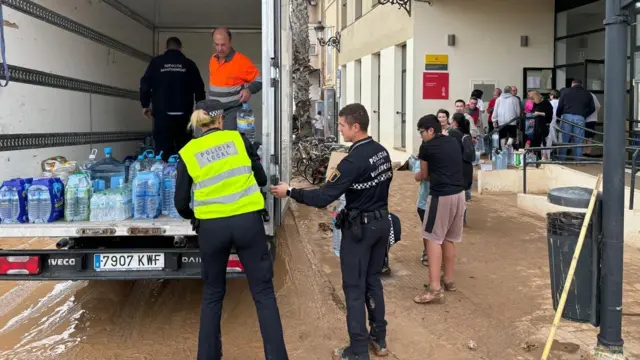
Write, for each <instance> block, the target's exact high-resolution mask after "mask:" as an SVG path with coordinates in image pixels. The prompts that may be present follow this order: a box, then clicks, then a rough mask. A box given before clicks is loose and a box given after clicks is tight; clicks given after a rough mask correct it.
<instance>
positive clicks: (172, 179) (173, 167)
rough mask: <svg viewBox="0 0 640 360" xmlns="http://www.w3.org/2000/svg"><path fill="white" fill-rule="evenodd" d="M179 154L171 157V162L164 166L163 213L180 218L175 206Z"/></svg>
mask: <svg viewBox="0 0 640 360" xmlns="http://www.w3.org/2000/svg"><path fill="white" fill-rule="evenodd" d="M177 165H178V155H173V156H171V157H170V158H169V163H168V164H167V166H165V168H164V172H163V176H162V183H163V186H162V214H163V215H169V216H170V217H172V218H179V217H180V214H178V210H176V206H175V201H174V198H175V194H176V179H177V177H178V167H177Z"/></svg>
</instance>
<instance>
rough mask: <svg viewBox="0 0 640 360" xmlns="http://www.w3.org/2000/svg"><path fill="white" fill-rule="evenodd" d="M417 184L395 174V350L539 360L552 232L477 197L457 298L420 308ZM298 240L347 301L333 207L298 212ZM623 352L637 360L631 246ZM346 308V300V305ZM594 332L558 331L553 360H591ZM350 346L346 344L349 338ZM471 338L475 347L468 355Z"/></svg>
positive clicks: (638, 284)
mask: <svg viewBox="0 0 640 360" xmlns="http://www.w3.org/2000/svg"><path fill="white" fill-rule="evenodd" d="M416 196H417V185H416V183H415V182H414V181H413V179H412V177H411V174H410V173H408V172H396V173H395V175H394V180H393V185H392V196H391V210H392V211H393V212H394V213H396V214H397V215H399V216H400V217H401V219H402V225H403V229H402V230H403V234H402V241H401V242H400V243H398V244H397V245H396V246H395V247H394V248H393V249H392V251H391V268H392V270H393V273H392V275H391V276H390V277H389V278H386V279H385V281H384V286H385V296H386V302H387V314H388V321H389V328H390V329H389V330H390V331H389V346H390V349H391V351H392V353H393V355H394V356H395V358H396V359H402V360H410V359H429V358H434V359H436V358H438V359H492V360H493V359H506V360H511V359H539V358H540V355H541V353H542V348H543V347H544V342H545V340H546V337H547V335H548V331H549V326H550V324H551V322H552V318H553V309H552V302H551V290H550V285H549V270H548V269H549V261H548V256H547V243H546V226H545V223H544V219H542V218H541V217H538V216H535V215H532V214H529V213H526V212H524V211H521V210H519V209H517V208H516V198H515V195H513V196H504V195H500V196H493V195H482V196H477V195H474V198H473V200H472V201H471V202H470V203H469V215H468V216H469V220H468V221H469V226H468V227H467V228H466V229H465V236H464V240H463V243H462V244H461V245H460V246H459V247H458V255H457V264H456V266H457V268H456V276H457V279H456V281H457V284H458V289H459V290H458V292H457V293H447V294H446V297H447V301H446V303H445V304H443V305H417V304H414V303H413V300H412V299H413V296H414V295H416V294H417V293H418V292H420V291H421V290H422V288H423V284H424V283H425V282H426V278H427V268H426V267H424V266H422V265H421V264H420V261H419V259H420V254H421V251H422V241H421V240H420V235H419V230H418V229H419V227H418V226H419V223H418V216H417V214H416V210H415V199H416ZM292 208H293V212H294V214H295V218H296V222H297V224H298V227H299V229H300V233H301V234H302V238H301V240H302V242H303V243H308V244H309V247H310V249H311V250H312V251H313V256H314V257H315V258H316V259H317V263H318V267H319V269H321V270H322V272H324V274H325V275H326V276H327V278H328V280H329V282H330V284H331V285H332V287H333V288H334V289H335V294H336V296H338V297H340V298H342V296H343V295H342V291H341V288H342V285H341V277H340V276H341V275H340V268H339V260H338V258H337V257H336V256H335V255H333V253H332V251H331V232H330V231H324V230H323V228H325V226H324V225H320V224H321V223H325V224H326V223H328V222H329V221H330V211H329V209H322V210H318V209H313V208H308V207H305V206H301V205H298V204H294V205H293V206H292ZM624 286H625V288H624V313H625V317H624V318H623V322H624V330H623V336H624V339H625V341H626V353H627V355H628V356H629V358H630V359H632V358H640V317H639V315H640V251H639V250H635V249H634V250H631V249H627V252H626V254H625V279H624ZM341 301H343V300H341ZM596 335H597V329H594V328H593V327H591V326H590V325H582V324H573V323H570V322H565V321H563V323H562V324H561V327H560V329H559V331H558V334H557V337H556V339H557V340H556V343H555V344H554V347H553V352H552V357H551V358H552V359H586V358H588V353H589V352H590V351H591V349H592V348H593V346H594V345H595V342H596ZM343 336H345V341H346V334H344V335H343ZM469 341H473V342H475V343H476V344H477V346H478V347H477V349H476V350H470V349H469V348H468V343H469Z"/></svg>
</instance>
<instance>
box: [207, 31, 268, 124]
mask: <svg viewBox="0 0 640 360" xmlns="http://www.w3.org/2000/svg"><path fill="white" fill-rule="evenodd" d="M231 38H232V35H231V31H230V30H229V29H227V28H218V29H215V30H214V31H213V43H214V45H215V48H216V53H215V54H214V55H213V56H211V60H210V61H209V94H208V99H211V100H218V101H220V102H221V103H222V105H223V106H224V128H225V129H227V130H235V129H237V124H236V121H237V115H238V110H240V108H241V107H242V104H243V103H246V102H249V100H250V99H251V95H253V94H257V93H258V92H260V90H262V78H261V77H260V72H259V71H258V68H256V67H255V65H253V63H252V62H251V60H249V58H248V57H246V56H245V55H243V54H241V53H239V52H237V51H236V50H235V49H234V48H233V46H232V45H231Z"/></svg>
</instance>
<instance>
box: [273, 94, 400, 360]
mask: <svg viewBox="0 0 640 360" xmlns="http://www.w3.org/2000/svg"><path fill="white" fill-rule="evenodd" d="M338 116H339V118H340V119H339V128H340V132H341V133H342V136H343V137H344V139H345V141H347V142H352V143H353V145H352V146H351V148H350V149H349V154H348V155H347V156H346V157H345V158H344V159H343V160H342V161H341V162H340V163H339V164H338V167H337V169H336V170H335V171H334V172H333V174H331V175H330V176H329V179H328V181H327V184H326V186H324V187H322V188H319V189H314V190H301V189H296V188H290V187H289V185H288V184H286V183H280V184H278V185H277V186H274V187H272V188H271V193H272V194H274V195H275V196H277V197H280V198H283V197H286V196H289V197H291V198H292V199H294V200H295V201H297V202H299V203H302V204H305V205H309V206H314V207H317V208H324V207H327V206H328V205H329V204H330V203H332V202H333V201H335V200H337V199H338V198H339V197H340V196H341V195H342V194H345V196H346V200H347V204H346V207H345V210H343V212H341V213H340V214H339V215H338V221H337V224H336V227H338V226H339V227H340V228H341V230H342V243H341V245H340V267H341V270H342V287H343V290H344V295H345V299H346V303H347V329H348V331H349V338H350V345H349V346H348V347H345V348H340V349H336V350H335V351H334V353H333V358H334V359H335V360H369V359H370V357H369V351H368V344H370V345H371V346H372V347H373V350H374V352H375V353H376V355H378V356H385V355H387V354H388V350H387V345H386V332H387V322H386V320H385V307H384V295H383V290H382V281H381V279H380V276H381V272H382V266H383V263H384V261H385V255H386V252H387V247H388V246H389V245H388V244H389V234H390V227H391V225H390V220H389V211H388V199H389V186H390V184H391V179H392V178H393V169H392V168H391V158H390V157H389V152H388V151H387V150H386V149H385V148H384V147H383V146H382V145H380V144H379V143H378V142H376V141H374V140H373V139H372V138H371V137H370V136H368V135H367V128H368V127H369V115H368V114H367V110H366V109H365V108H364V106H362V105H361V104H350V105H347V106H345V107H344V108H343V109H342V110H340V113H339V114H338ZM365 305H366V309H367V310H368V313H369V325H370V327H371V330H370V332H369V333H368V332H367V323H366V321H367V318H366V313H365Z"/></svg>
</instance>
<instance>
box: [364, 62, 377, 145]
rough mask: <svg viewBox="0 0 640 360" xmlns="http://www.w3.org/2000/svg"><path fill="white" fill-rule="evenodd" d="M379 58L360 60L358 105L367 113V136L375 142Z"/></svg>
mask: <svg viewBox="0 0 640 360" xmlns="http://www.w3.org/2000/svg"><path fill="white" fill-rule="evenodd" d="M379 64H380V56H379V55H378V54H376V55H367V56H365V57H363V58H362V59H361V68H360V70H361V78H360V79H361V88H360V103H362V105H364V107H365V108H366V109H367V113H369V135H371V136H372V137H373V138H374V139H375V140H376V141H378V140H379V139H380V134H379V133H378V125H379V119H380V116H379V111H380V109H378V86H379V84H378V66H379Z"/></svg>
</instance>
